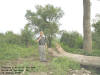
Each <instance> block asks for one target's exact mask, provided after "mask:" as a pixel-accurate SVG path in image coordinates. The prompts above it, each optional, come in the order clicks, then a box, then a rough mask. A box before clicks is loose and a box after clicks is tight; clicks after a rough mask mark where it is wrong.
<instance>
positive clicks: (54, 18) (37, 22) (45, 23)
mask: <svg viewBox="0 0 100 75" xmlns="http://www.w3.org/2000/svg"><path fill="white" fill-rule="evenodd" d="M63 14H64V13H63V11H62V10H61V8H58V7H54V6H53V5H46V6H44V7H43V6H41V5H37V6H36V12H32V11H31V10H27V13H26V15H25V17H26V19H27V20H28V24H29V25H30V27H31V28H32V29H34V31H35V32H36V33H37V32H39V31H43V32H44V34H45V36H46V38H47V40H48V46H49V47H51V41H52V38H53V36H54V35H55V33H57V32H58V31H59V25H60V23H59V20H60V18H61V17H62V16H63Z"/></svg>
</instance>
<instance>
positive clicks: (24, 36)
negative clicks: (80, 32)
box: [21, 24, 34, 47]
mask: <svg viewBox="0 0 100 75" xmlns="http://www.w3.org/2000/svg"><path fill="white" fill-rule="evenodd" d="M33 35H34V33H33V32H32V30H31V29H29V25H28V24H27V25H25V27H24V29H23V30H22V31H21V40H22V42H23V43H24V44H25V45H26V46H27V47H28V46H29V45H32V43H33V42H34V41H33V40H32V38H33Z"/></svg>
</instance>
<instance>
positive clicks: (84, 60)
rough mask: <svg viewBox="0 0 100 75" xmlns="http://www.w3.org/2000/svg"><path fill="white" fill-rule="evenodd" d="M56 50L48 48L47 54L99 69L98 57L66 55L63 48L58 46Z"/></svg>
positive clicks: (99, 60)
mask: <svg viewBox="0 0 100 75" xmlns="http://www.w3.org/2000/svg"><path fill="white" fill-rule="evenodd" d="M56 50H57V51H55V50H54V49H51V48H49V49H48V52H49V53H51V54H52V55H53V56H56V57H64V56H65V57H67V58H69V59H72V60H74V61H76V62H78V63H80V64H82V65H86V66H93V67H94V66H95V67H100V57H96V56H85V55H80V54H72V53H68V52H65V51H64V50H63V48H62V47H61V46H60V45H58V44H57V46H56Z"/></svg>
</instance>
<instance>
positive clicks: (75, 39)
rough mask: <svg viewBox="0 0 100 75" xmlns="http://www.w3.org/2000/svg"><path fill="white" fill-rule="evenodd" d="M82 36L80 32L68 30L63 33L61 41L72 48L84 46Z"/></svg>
mask: <svg viewBox="0 0 100 75" xmlns="http://www.w3.org/2000/svg"><path fill="white" fill-rule="evenodd" d="M82 39H83V38H82V36H81V35H80V34H79V33H78V32H66V31H64V32H63V33H62V36H61V39H60V42H61V43H63V45H66V46H68V47H70V48H82V45H83V40H82Z"/></svg>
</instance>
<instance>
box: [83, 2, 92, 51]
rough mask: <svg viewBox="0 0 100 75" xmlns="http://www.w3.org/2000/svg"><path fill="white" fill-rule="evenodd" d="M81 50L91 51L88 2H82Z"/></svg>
mask: <svg viewBox="0 0 100 75" xmlns="http://www.w3.org/2000/svg"><path fill="white" fill-rule="evenodd" d="M83 11H84V14H83V34H84V38H83V40H84V41H83V49H84V50H87V51H88V52H91V50H92V36H91V26H90V0H83Z"/></svg>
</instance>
